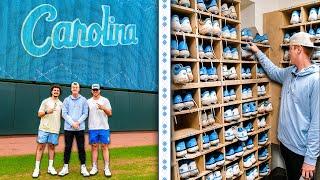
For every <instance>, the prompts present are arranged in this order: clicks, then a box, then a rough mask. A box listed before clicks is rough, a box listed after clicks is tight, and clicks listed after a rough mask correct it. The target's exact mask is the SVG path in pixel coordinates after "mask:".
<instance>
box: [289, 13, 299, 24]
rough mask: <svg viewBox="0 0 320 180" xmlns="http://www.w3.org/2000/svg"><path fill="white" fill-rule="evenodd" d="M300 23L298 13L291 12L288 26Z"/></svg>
mask: <svg viewBox="0 0 320 180" xmlns="http://www.w3.org/2000/svg"><path fill="white" fill-rule="evenodd" d="M299 22H300V13H299V12H298V11H293V12H292V14H291V19H290V24H297V23H299Z"/></svg>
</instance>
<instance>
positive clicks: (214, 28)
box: [212, 20, 221, 36]
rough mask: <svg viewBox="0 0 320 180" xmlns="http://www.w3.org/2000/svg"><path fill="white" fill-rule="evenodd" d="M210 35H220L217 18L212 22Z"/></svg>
mask: <svg viewBox="0 0 320 180" xmlns="http://www.w3.org/2000/svg"><path fill="white" fill-rule="evenodd" d="M212 35H214V36H220V35H221V28H220V25H219V21H218V20H214V21H213V22H212Z"/></svg>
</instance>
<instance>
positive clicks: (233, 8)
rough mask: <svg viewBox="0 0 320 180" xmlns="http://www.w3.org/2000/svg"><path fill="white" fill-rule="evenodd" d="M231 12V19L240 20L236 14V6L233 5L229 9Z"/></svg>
mask: <svg viewBox="0 0 320 180" xmlns="http://www.w3.org/2000/svg"><path fill="white" fill-rule="evenodd" d="M229 11H230V18H231V19H237V18H238V15H237V12H236V8H235V7H234V5H231V6H230V7H229Z"/></svg>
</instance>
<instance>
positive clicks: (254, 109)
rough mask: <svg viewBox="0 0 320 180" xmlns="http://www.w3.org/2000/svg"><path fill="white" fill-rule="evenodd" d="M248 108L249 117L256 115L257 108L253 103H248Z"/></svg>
mask: <svg viewBox="0 0 320 180" xmlns="http://www.w3.org/2000/svg"><path fill="white" fill-rule="evenodd" d="M249 108H250V113H251V116H254V115H256V114H258V111H257V106H256V103H255V102H250V103H249Z"/></svg>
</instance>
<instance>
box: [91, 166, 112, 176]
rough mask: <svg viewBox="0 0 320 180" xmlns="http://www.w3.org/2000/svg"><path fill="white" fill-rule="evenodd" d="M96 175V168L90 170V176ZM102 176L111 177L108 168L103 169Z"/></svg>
mask: <svg viewBox="0 0 320 180" xmlns="http://www.w3.org/2000/svg"><path fill="white" fill-rule="evenodd" d="M97 173H98V168H97V167H96V166H94V167H92V169H91V171H90V175H96V174H97ZM104 175H105V176H107V177H110V176H111V171H110V169H109V167H105V168H104Z"/></svg>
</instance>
